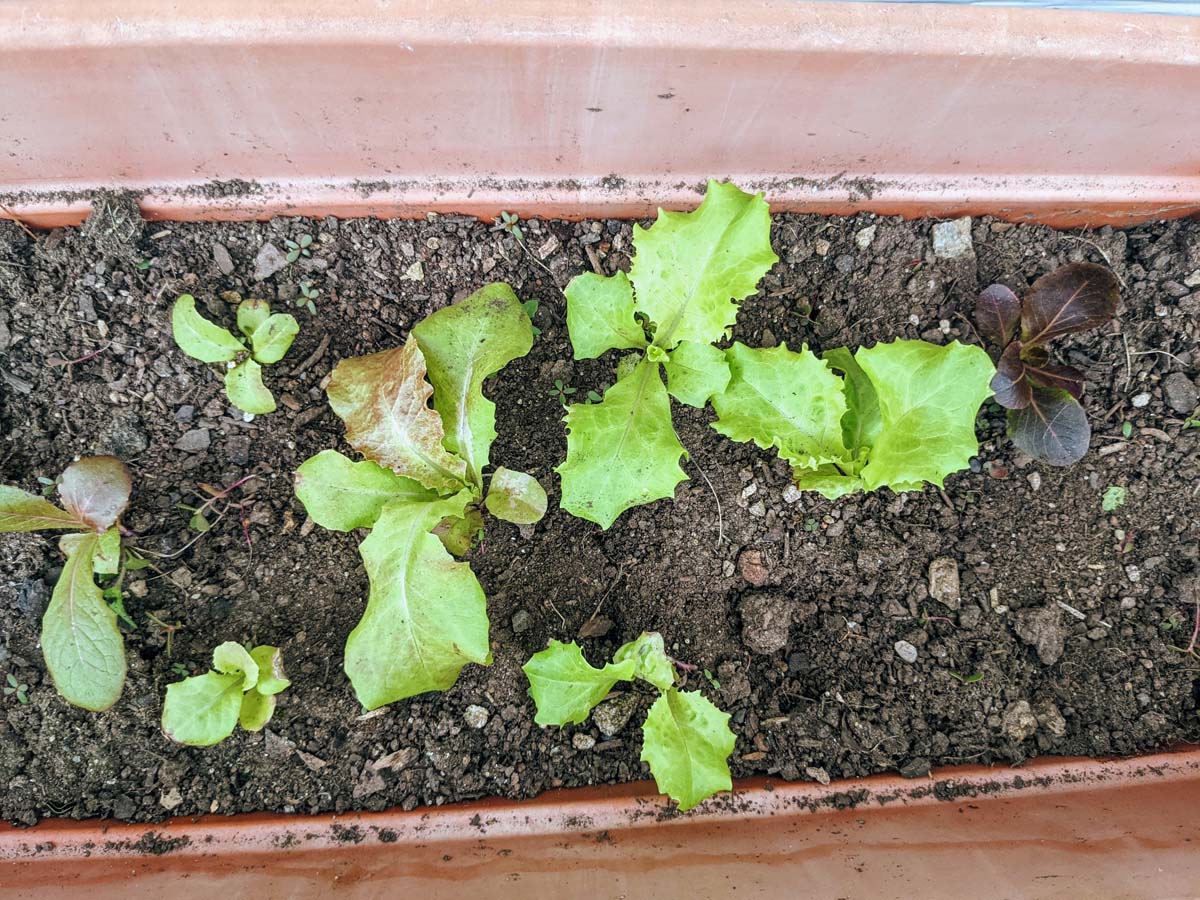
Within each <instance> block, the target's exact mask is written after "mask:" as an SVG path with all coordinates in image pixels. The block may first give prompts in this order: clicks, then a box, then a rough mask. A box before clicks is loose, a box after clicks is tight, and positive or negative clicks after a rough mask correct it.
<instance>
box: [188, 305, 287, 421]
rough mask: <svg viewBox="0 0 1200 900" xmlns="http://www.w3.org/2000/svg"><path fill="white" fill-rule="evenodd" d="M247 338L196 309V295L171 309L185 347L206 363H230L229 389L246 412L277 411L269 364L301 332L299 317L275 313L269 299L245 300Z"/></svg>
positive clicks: (240, 319) (240, 313) (242, 327)
mask: <svg viewBox="0 0 1200 900" xmlns="http://www.w3.org/2000/svg"><path fill="white" fill-rule="evenodd" d="M237 325H238V331H239V332H240V333H241V337H235V336H234V335H233V334H232V333H230V332H229V331H228V330H226V329H224V328H221V327H220V326H219V325H214V324H213V323H212V322H210V321H208V319H206V318H204V317H203V316H202V315H200V313H198V312H197V311H196V298H195V297H193V296H192V295H191V294H184V295H183V296H182V297H180V298H179V299H178V300H176V301H175V306H174V307H173V308H172V309H171V330H172V332H173V333H174V336H175V343H176V344H178V345H179V349H180V350H182V351H183V352H184V353H186V354H187V355H188V356H190V357H192V358H193V359H198V360H200V362H206V363H225V365H226V372H225V393H226V395H227V396H228V397H229V402H230V403H232V404H233V405H234V406H236V407H237V408H238V409H240V410H242V411H243V412H246V413H250V414H251V415H263V414H265V413H270V412H274V411H275V397H274V396H273V395H272V394H271V392H270V391H269V390H267V388H266V387H265V386H264V385H263V380H262V370H263V366H269V365H272V364H273V363H277V362H279V361H280V360H281V359H283V357H284V355H285V354H286V353H287V352H288V349H289V348H290V347H291V346H292V341H293V340H295V338H296V334H297V333H298V332H299V331H300V326H299V324H297V322H296V320H295V318H294V317H292V316H290V315H287V314H286V313H272V312H271V307H270V305H269V304H268V303H267V301H266V300H242V301H241V302H240V303H238V308H237Z"/></svg>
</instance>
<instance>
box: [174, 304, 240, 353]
mask: <svg viewBox="0 0 1200 900" xmlns="http://www.w3.org/2000/svg"><path fill="white" fill-rule="evenodd" d="M171 331H172V333H173V334H174V336H175V343H176V344H178V345H179V349H180V350H182V351H183V352H184V353H186V354H187V355H188V356H190V357H192V359H198V360H200V361H201V362H206V363H215V362H228V361H229V360H231V359H234V358H235V357H236V356H237V355H238V354H239V353H245V352H246V347H245V345H244V344H242V342H241V341H239V340H238V339H237V338H235V337H234V336H233V335H232V334H230V333H229V332H228V331H226V330H225V329H224V328H222V327H220V326H219V325H214V324H213V323H212V322H210V321H208V319H206V318H204V316H202V315H200V313H198V312H196V298H195V297H193V296H192V295H191V294H184V295H183V296H182V297H180V298H179V299H178V300H176V301H175V305H174V306H173V307H172V308H171Z"/></svg>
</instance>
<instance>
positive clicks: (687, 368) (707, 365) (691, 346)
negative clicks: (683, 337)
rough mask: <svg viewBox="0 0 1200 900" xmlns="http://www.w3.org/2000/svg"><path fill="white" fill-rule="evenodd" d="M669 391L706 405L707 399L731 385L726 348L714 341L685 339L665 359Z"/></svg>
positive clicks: (691, 403)
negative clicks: (721, 347)
mask: <svg viewBox="0 0 1200 900" xmlns="http://www.w3.org/2000/svg"><path fill="white" fill-rule="evenodd" d="M663 370H664V371H665V372H666V373H667V392H668V393H669V394H670V395H671V396H672V397H674V398H675V399H676V400H678V401H679V402H680V403H686V404H687V405H688V406H694V407H696V408H697V409H703V408H704V406H705V404H706V403H708V401H709V400H710V399H711V398H712V397H714V396H716V395H717V394H720V393H721V392H723V391H724V390H725V388H726V387H728V386H729V377H730V376H729V362H728V361H727V360H726V359H725V351H723V350H718V349H717V348H716V347H714V346H713V345H712V344H695V343H692V342H691V341H683V342H682V343H680V344H679V346H677V347H676V348H675V349H674V350H672V351H671V352H670V354H669V355H668V356H667V359H666V361H665V362H664V363H663Z"/></svg>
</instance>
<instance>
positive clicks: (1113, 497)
mask: <svg viewBox="0 0 1200 900" xmlns="http://www.w3.org/2000/svg"><path fill="white" fill-rule="evenodd" d="M1124 505H1125V488H1123V487H1121V485H1119V484H1112V485H1109V486H1108V487H1107V488H1105V489H1104V496H1103V497H1102V498H1101V500H1100V508H1101V509H1103V510H1104V511H1105V512H1114V511H1116V510H1118V509H1120V508H1121V507H1122V506H1124Z"/></svg>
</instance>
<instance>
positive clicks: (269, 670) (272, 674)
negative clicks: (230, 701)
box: [250, 644, 292, 696]
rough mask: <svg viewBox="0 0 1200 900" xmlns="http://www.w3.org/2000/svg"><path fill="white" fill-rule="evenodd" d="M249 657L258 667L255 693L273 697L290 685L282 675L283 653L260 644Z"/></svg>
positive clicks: (275, 648)
mask: <svg viewBox="0 0 1200 900" xmlns="http://www.w3.org/2000/svg"><path fill="white" fill-rule="evenodd" d="M250 656H251V658H252V659H253V660H254V662H255V663H256V664H257V665H258V682H257V683H256V684H255V685H254V690H255V692H256V693H259V694H264V695H267V696H273V695H275V694H278V693H279V692H280V691H282V690H283V689H284V688H286V687H287V686H288V685H290V684H291V683H292V682H291V681H290V680H289V679H288V677H287V675H285V674H284V671H283V653H282V652H280V650H279V648H278V647H271V646H268V645H267V644H260V645H259V646H257V647H255V648H254V649H253V650H251V651H250Z"/></svg>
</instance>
